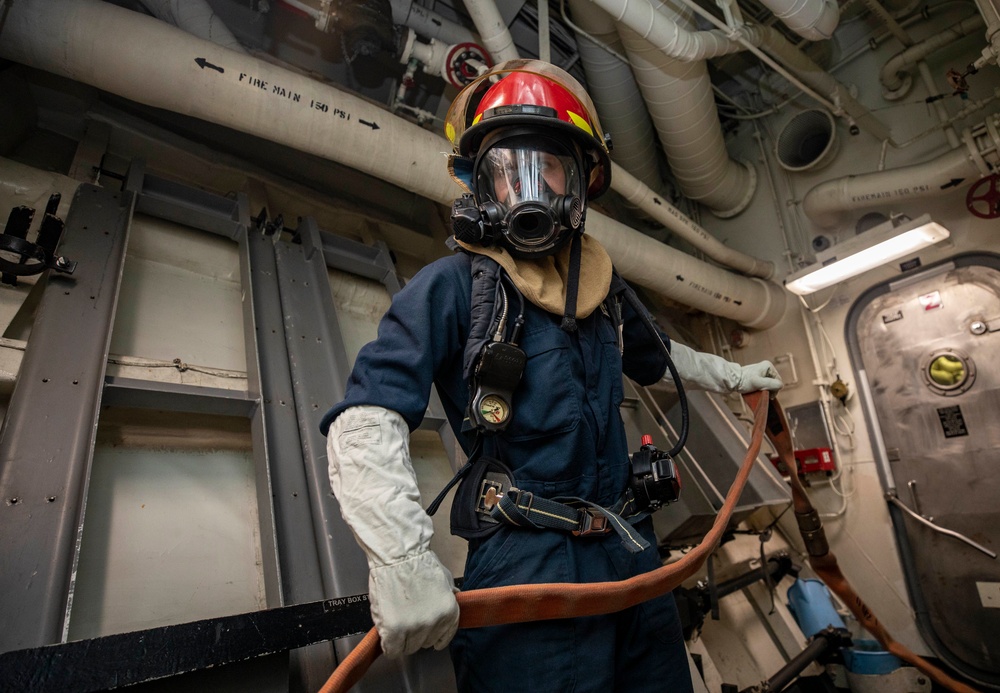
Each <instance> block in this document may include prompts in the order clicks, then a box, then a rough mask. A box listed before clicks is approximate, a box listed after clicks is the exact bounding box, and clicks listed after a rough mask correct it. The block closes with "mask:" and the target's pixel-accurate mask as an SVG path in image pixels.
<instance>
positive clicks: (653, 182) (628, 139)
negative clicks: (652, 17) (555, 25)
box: [569, 0, 663, 191]
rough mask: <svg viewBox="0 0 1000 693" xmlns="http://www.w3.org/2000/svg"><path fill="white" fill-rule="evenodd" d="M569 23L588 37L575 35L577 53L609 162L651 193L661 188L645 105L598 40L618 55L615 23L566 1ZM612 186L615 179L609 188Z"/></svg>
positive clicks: (582, 2) (628, 73) (584, 1)
mask: <svg viewBox="0 0 1000 693" xmlns="http://www.w3.org/2000/svg"><path fill="white" fill-rule="evenodd" d="M569 6H570V9H571V10H572V11H573V19H574V20H575V22H576V24H578V25H579V29H581V30H583V31H584V32H586V33H587V34H589V35H590V36H591V37H592V39H591V38H586V37H584V36H581V35H579V33H578V35H577V39H576V45H577V51H578V52H579V53H580V62H581V63H582V64H583V72H584V74H585V75H586V77H587V88H588V92H589V94H590V96H591V98H592V99H593V100H594V106H595V107H596V108H597V114H598V117H599V118H600V120H601V126H602V127H603V128H604V131H605V132H609V133H611V141H612V143H613V144H614V148H613V149H612V150H611V158H612V160H613V161H614V162H615V163H617V164H619V165H620V166H621V167H622V168H624V169H625V170H626V171H628V172H629V173H631V174H632V175H633V176H635V177H636V178H638V179H639V180H641V181H642V182H643V183H645V184H646V185H648V186H650V187H651V188H653V189H654V190H657V191H660V190H662V189H663V182H662V181H661V180H660V172H659V166H658V165H657V160H656V149H655V148H654V147H651V146H649V143H650V142H652V141H653V138H654V137H655V136H656V133H655V132H654V130H653V121H651V120H650V119H649V114H648V113H647V112H646V104H645V102H644V101H643V100H642V94H640V93H639V87H638V86H637V85H636V83H635V77H633V76H632V70H631V68H630V67H629V64H628V62H627V61H623V60H620V59H618V58H617V57H615V56H614V55H612V54H611V53H609V52H608V51H607V50H606V49H605V48H602V47H601V45H598V43H595V41H599V42H600V43H601V44H602V45H604V46H607V47H608V48H610V49H611V50H613V51H615V52H616V53H618V54H621V53H624V52H625V49H624V47H623V46H622V43H621V39H619V38H618V30H617V29H616V28H615V23H614V21H613V20H612V19H611V17H609V16H608V14H607V13H606V12H604V11H603V10H602V9H600V8H599V7H596V6H594V5H593V4H591V3H590V2H589V1H588V0H570V3H569ZM617 182H618V178H617V174H615V175H612V176H611V184H612V186H615V189H617V187H616V184H617Z"/></svg>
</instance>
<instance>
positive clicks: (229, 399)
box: [101, 375, 257, 418]
mask: <svg viewBox="0 0 1000 693" xmlns="http://www.w3.org/2000/svg"><path fill="white" fill-rule="evenodd" d="M101 404H102V405H104V406H111V407H128V408H131V409H164V410H166V411H179V412H187V413H190V414H217V415H220V416H238V417H241V418H249V417H250V415H251V414H252V413H253V411H254V409H255V408H256V405H257V401H256V400H255V399H254V398H252V397H250V396H249V395H248V394H247V393H246V391H244V390H226V389H223V388H219V387H198V386H195V385H182V384H180V383H161V382H157V381H155V380H139V379H138V378H121V377H117V376H113V375H109V376H107V377H106V378H105V379H104V397H103V399H102V400H101Z"/></svg>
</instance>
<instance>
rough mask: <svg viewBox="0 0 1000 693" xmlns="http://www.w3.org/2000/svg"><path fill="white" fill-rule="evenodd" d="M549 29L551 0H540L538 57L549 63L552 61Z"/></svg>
mask: <svg viewBox="0 0 1000 693" xmlns="http://www.w3.org/2000/svg"><path fill="white" fill-rule="evenodd" d="M549 31H550V29H549V0H538V59H539V60H542V61H544V62H547V63H548V62H552V42H551V38H552V37H551V36H550V35H549Z"/></svg>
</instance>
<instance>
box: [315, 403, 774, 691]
mask: <svg viewBox="0 0 1000 693" xmlns="http://www.w3.org/2000/svg"><path fill="white" fill-rule="evenodd" d="M744 399H746V401H747V404H748V405H749V406H750V408H751V409H752V410H753V413H754V426H753V432H752V434H751V437H750V445H749V448H748V450H747V453H746V456H745V457H744V458H743V463H742V465H741V466H740V470H739V472H738V473H737V475H736V480H735V481H734V482H733V485H732V487H731V488H730V489H729V493H728V494H727V496H726V500H725V503H724V504H723V506H722V509H721V510H719V514H718V515H716V517H715V522H714V523H713V524H712V528H711V529H710V530H709V531H708V534H706V535H705V538H704V539H702V540H701V543H700V544H698V546H697V547H695V548H694V549H692V550H691V551H689V552H688V553H687V554H686V555H685V556H684V557H683V558H681V559H680V560H678V561H676V562H675V563H670V564H668V565H665V566H663V567H661V568H657V569H656V570H653V571H650V572H648V573H644V574H642V575H637V576H635V577H632V578H629V579H627V580H621V581H618V582H595V583H587V584H572V583H570V584H562V583H544V584H537V585H509V586H505V587H490V588H486V589H480V590H469V591H467V592H459V593H458V594H457V595H456V598H457V599H458V605H459V608H460V614H459V621H458V627H459V628H480V627H483V626H497V625H505V624H509V623H524V622H527V621H544V620H549V619H559V618H572V617H577V616H598V615H601V614H610V613H614V612H616V611H621V610H623V609H627V608H629V607H632V606H635V605H636V604H641V603H642V602H644V601H647V600H650V599H653V598H654V597H658V596H660V595H661V594H666V593H667V592H669V591H670V590H672V589H674V588H675V587H677V586H678V585H680V584H681V583H682V582H684V581H685V580H686V579H688V578H689V577H691V576H692V575H694V574H695V573H696V572H698V570H699V569H700V568H701V566H702V564H703V563H704V562H705V559H706V558H708V557H709V556H710V555H711V554H712V552H713V551H715V549H716V547H717V546H718V544H719V540H720V539H722V535H723V533H724V532H725V531H726V528H727V527H728V526H729V520H730V518H731V517H732V514H733V510H734V508H735V507H736V503H737V502H738V501H739V498H740V494H741V493H742V492H743V487H744V486H745V485H746V481H747V478H748V477H749V476H750V471H751V470H752V469H753V466H754V463H755V462H756V460H757V454H758V453H759V452H760V444H761V441H762V440H763V438H764V429H765V423H766V421H767V394H766V393H762V392H753V393H750V394H748V395H744ZM381 653H382V648H381V645H380V642H379V636H378V631H376V630H375V629H374V628H372V629H371V630H370V631H368V634H367V635H366V636H365V637H364V638H363V639H362V640H361V642H360V643H358V645H357V647H355V648H354V649H353V650H351V653H350V654H349V655H348V656H347V657H345V658H344V660H343V661H342V662H341V663H340V665H339V666H338V667H337V668H336V669H335V670H334V671H333V674H332V675H331V676H330V678H329V680H328V681H327V682H326V684H324V685H323V687H322V688H321V689H320V693H343V692H345V691H347V690H348V689H349V688H350V687H351V686H353V685H354V684H355V683H357V682H358V681H360V680H361V677H363V676H364V674H365V672H366V671H368V667H370V666H371V664H372V662H374V661H375V660H376V659H377V658H378V656H379V655H380V654H381Z"/></svg>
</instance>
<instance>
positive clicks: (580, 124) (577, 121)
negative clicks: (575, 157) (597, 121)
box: [566, 111, 594, 137]
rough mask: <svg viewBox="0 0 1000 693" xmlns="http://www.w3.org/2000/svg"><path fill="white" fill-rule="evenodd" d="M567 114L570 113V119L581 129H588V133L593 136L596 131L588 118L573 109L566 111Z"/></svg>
mask: <svg viewBox="0 0 1000 693" xmlns="http://www.w3.org/2000/svg"><path fill="white" fill-rule="evenodd" d="M566 115H568V116H569V119H570V120H572V121H573V125H575V126H577V127H578V128H580V129H581V130H586V132H587V134H588V135H590V136H591V137H593V135H594V131H593V130H592V129H591V127H590V123H588V122H587V121H586V119H584V118H583V117H581V116H578V115H577V114H576V113H574V112H573V111H566Z"/></svg>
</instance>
